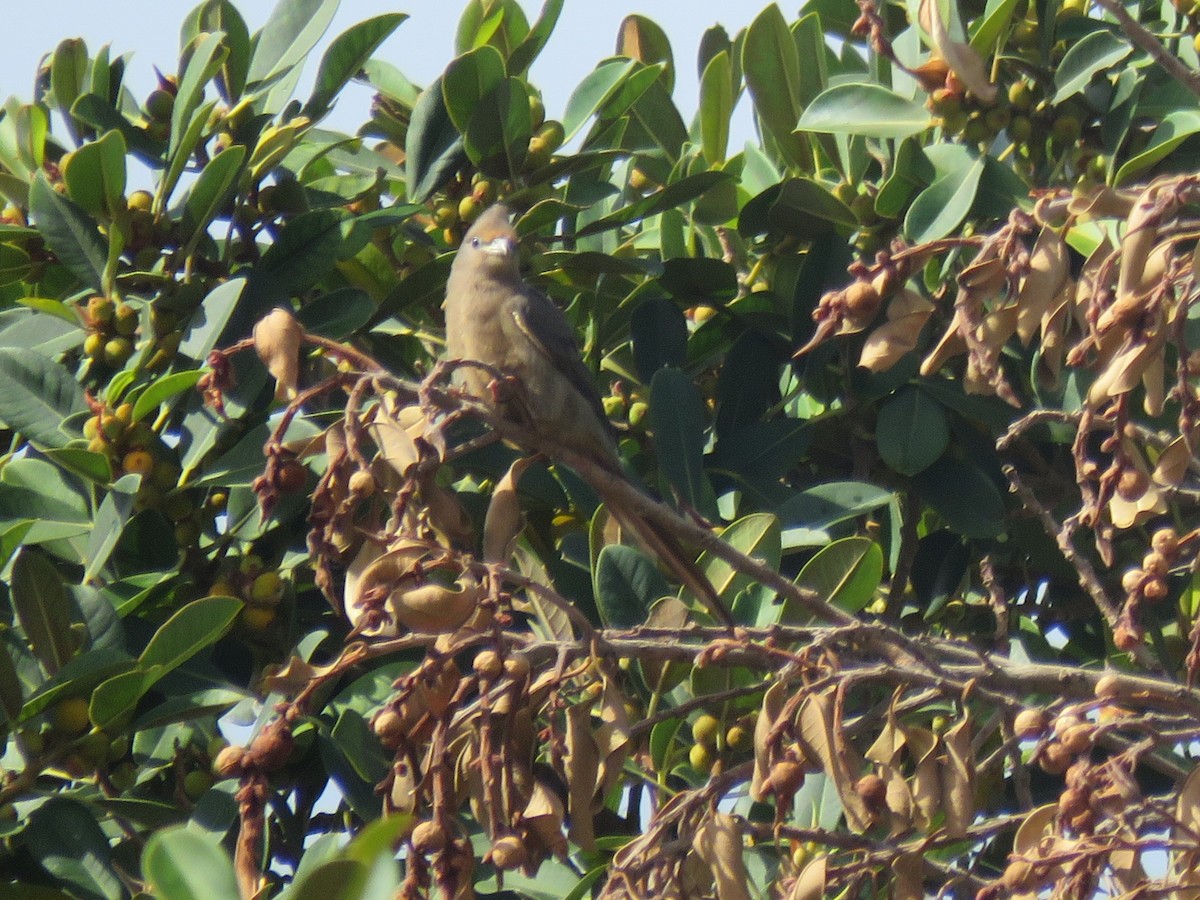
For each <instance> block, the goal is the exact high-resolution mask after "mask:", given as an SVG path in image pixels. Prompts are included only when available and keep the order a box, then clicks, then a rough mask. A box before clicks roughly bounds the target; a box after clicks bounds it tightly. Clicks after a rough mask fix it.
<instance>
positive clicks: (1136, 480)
mask: <svg viewBox="0 0 1200 900" xmlns="http://www.w3.org/2000/svg"><path fill="white" fill-rule="evenodd" d="M1149 487H1150V477H1149V476H1148V475H1147V474H1146V473H1145V472H1143V471H1142V470H1141V469H1125V470H1124V471H1123V472H1121V477H1120V478H1119V479H1118V480H1117V496H1118V497H1120V498H1121V499H1122V500H1126V501H1128V502H1130V503H1132V502H1134V501H1136V500H1140V499H1141V498H1142V496H1143V495H1144V494H1145V493H1146V489H1147V488H1149Z"/></svg>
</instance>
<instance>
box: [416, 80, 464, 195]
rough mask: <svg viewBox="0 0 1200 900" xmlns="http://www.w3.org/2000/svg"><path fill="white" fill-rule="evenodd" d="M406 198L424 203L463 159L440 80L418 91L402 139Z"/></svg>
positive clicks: (458, 137) (458, 138)
mask: <svg viewBox="0 0 1200 900" xmlns="http://www.w3.org/2000/svg"><path fill="white" fill-rule="evenodd" d="M404 146H405V152H406V161H405V172H406V178H407V181H408V199H409V200H411V201H413V202H415V203H424V202H425V201H426V200H428V199H429V197H431V196H432V195H433V193H434V192H435V191H437V190H439V189H440V188H441V187H442V186H443V185H444V184H445V183H446V182H447V181H448V180H449V179H450V178H451V177H452V176H453V174H454V172H455V170H456V169H457V168H458V166H459V165H460V164H461V163H462V161H463V160H464V159H466V151H465V150H463V139H462V137H461V135H460V134H459V132H458V130H457V129H456V128H455V127H454V122H453V120H452V119H451V118H450V114H449V112H448V110H447V109H446V103H445V101H444V100H443V97H442V80H441V78H437V79H435V80H434V82H433V84H431V85H430V86H429V87H428V88H426V89H425V90H424V91H422V92H421V96H420V97H419V98H418V99H417V104H416V106H414V107H413V111H412V121H411V123H410V124H409V126H408V135H407V138H406V140H405V145H404Z"/></svg>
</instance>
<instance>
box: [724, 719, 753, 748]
mask: <svg viewBox="0 0 1200 900" xmlns="http://www.w3.org/2000/svg"><path fill="white" fill-rule="evenodd" d="M750 743H751V737H750V732H749V731H748V730H747V729H745V728H743V727H742V726H741V725H734V726H733V727H732V728H730V729H729V730H728V731H727V732H725V746H727V747H728V748H729V749H730V750H748V749H749V748H750Z"/></svg>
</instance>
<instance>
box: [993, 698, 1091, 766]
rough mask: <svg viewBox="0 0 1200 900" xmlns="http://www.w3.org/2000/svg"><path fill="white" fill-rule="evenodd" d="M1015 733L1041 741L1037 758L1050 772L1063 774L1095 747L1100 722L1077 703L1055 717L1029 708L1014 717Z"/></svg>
mask: <svg viewBox="0 0 1200 900" xmlns="http://www.w3.org/2000/svg"><path fill="white" fill-rule="evenodd" d="M1013 732H1014V733H1015V734H1016V735H1017V737H1020V738H1024V739H1026V740H1040V741H1041V742H1040V743H1039V744H1038V746H1037V749H1036V750H1035V751H1034V756H1033V761H1034V762H1036V763H1037V765H1038V766H1040V767H1041V769H1042V771H1044V772H1046V773H1047V774H1048V775H1062V774H1063V773H1064V772H1066V771H1067V769H1068V768H1070V766H1071V764H1072V763H1073V762H1075V760H1076V759H1078V758H1080V757H1081V756H1083V755H1084V754H1086V753H1088V752H1089V751H1090V750H1091V749H1092V744H1093V742H1094V741H1095V737H1096V723H1095V722H1092V721H1090V720H1089V719H1087V718H1086V717H1085V715H1084V710H1083V709H1081V708H1080V707H1076V706H1068V707H1065V708H1064V709H1063V710H1061V711H1060V712H1059V713H1058V714H1057V715H1056V716H1054V718H1053V719H1051V717H1050V716H1049V715H1048V714H1047V713H1046V712H1045V711H1044V710H1041V709H1025V710H1022V711H1021V712H1019V713H1018V714H1017V716H1016V718H1015V719H1014V720H1013Z"/></svg>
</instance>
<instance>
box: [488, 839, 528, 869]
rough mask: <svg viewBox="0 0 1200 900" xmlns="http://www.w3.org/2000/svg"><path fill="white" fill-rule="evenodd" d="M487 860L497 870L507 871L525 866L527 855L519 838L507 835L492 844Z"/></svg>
mask: <svg viewBox="0 0 1200 900" xmlns="http://www.w3.org/2000/svg"><path fill="white" fill-rule="evenodd" d="M488 859H489V861H490V862H491V864H492V865H493V866H495V867H496V868H497V869H500V870H501V871H508V870H511V869H516V868H520V867H521V866H523V865H525V862H526V860H528V859H529V853H528V851H527V850H526V849H525V845H524V844H522V843H521V839H520V838H518V837H517V836H516V835H515V834H509V835H505V836H504V837H502V838H499V839H498V840H497V841H496V842H495V843H494V844H492V849H491V850H489V851H488Z"/></svg>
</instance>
